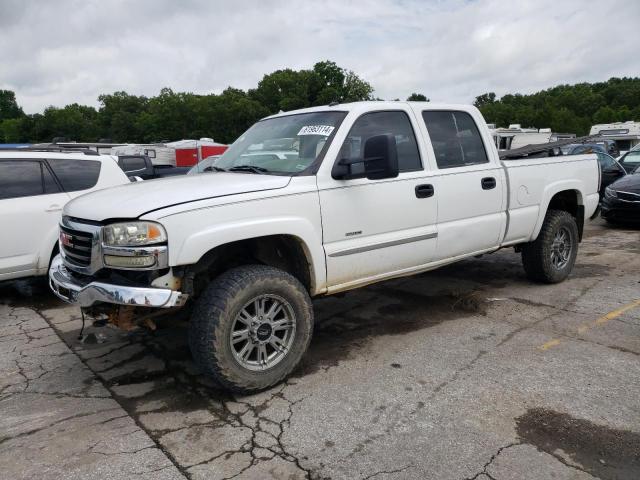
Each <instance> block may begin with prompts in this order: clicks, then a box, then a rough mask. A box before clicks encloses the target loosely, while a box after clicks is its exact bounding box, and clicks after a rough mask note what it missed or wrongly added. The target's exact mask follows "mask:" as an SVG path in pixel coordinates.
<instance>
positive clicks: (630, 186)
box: [601, 168, 640, 223]
mask: <svg viewBox="0 0 640 480" xmlns="http://www.w3.org/2000/svg"><path fill="white" fill-rule="evenodd" d="M601 215H602V218H604V219H605V220H606V221H607V222H609V223H621V222H635V223H640V168H639V169H636V171H635V173H632V174H629V175H626V176H625V177H624V178H621V179H620V180H618V181H616V182H613V183H612V184H611V185H609V186H608V187H607V188H606V189H605V194H604V199H603V201H602V209H601Z"/></svg>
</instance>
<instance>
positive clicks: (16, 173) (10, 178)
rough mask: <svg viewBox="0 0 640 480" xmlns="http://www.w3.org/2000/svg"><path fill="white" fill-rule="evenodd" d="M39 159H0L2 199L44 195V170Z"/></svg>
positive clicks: (0, 191) (0, 192) (0, 195)
mask: <svg viewBox="0 0 640 480" xmlns="http://www.w3.org/2000/svg"><path fill="white" fill-rule="evenodd" d="M41 168H42V167H41V164H40V162H38V161H23V160H9V161H0V199H6V198H17V197H30V196H33V195H42V193H43V192H44V190H43V186H42V170H41Z"/></svg>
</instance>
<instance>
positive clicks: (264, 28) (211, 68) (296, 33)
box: [0, 0, 640, 113]
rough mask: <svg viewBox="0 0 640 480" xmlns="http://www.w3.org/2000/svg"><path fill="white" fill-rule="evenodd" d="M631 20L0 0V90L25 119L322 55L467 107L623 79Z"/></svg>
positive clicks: (447, 6) (307, 5) (540, 5)
mask: <svg viewBox="0 0 640 480" xmlns="http://www.w3.org/2000/svg"><path fill="white" fill-rule="evenodd" d="M638 20H640V2H638V1H637V0H609V1H607V2H602V1H595V0H565V1H562V2H559V1H557V0H555V1H554V0H536V1H533V0H531V1H525V0H519V1H511V2H506V1H499V0H476V1H468V0H467V1H463V0H450V1H435V0H434V1H426V0H423V1H421V0H402V1H401V0H396V1H391V0H388V1H382V0H380V1H373V0H362V1H347V0H315V1H313V2H295V1H289V2H285V1H282V0H278V1H240V2H233V3H232V2H229V1H207V0H189V1H180V2H175V1H171V0H138V1H125V0H60V1H57V2H49V1H45V0H41V1H31V2H23V1H19V0H0V52H2V57H1V64H0V65H1V66H0V88H8V89H11V90H14V91H15V92H16V94H17V97H18V101H19V103H20V104H21V105H22V106H23V107H24V108H25V110H26V111H27V112H30V113H31V112H36V111H41V110H42V109H43V108H44V107H46V106H47V105H57V106H61V105H65V104H68V103H73V102H77V103H81V104H89V105H97V97H98V95H99V94H101V93H109V92H113V91H116V90H125V91H127V92H129V93H134V94H144V95H156V94H157V93H158V92H159V90H160V89H161V88H162V87H165V86H167V87H171V88H173V89H174V90H176V91H193V92H198V93H208V92H219V91H221V90H222V89H224V88H225V87H227V86H228V85H232V86H235V87H239V88H244V89H246V88H250V87H253V86H255V85H256V84H257V82H258V81H259V80H260V79H261V78H262V75H264V74H265V73H269V72H272V71H273V70H275V69H278V68H285V67H291V68H295V69H299V68H309V67H311V66H312V65H313V64H314V63H315V62H316V61H319V60H324V59H331V60H334V61H336V62H337V63H338V64H339V65H340V66H342V67H345V68H348V69H351V70H354V71H355V72H356V73H358V74H359V75H360V76H362V77H363V78H365V79H366V80H368V81H369V82H370V83H371V84H372V85H373V86H374V88H375V89H376V95H378V96H380V97H383V98H405V97H406V96H407V95H409V94H410V93H411V92H414V91H416V92H421V93H424V94H426V95H427V96H428V97H430V98H431V99H432V100H438V101H448V102H471V101H472V100H473V98H474V97H475V96H476V95H479V94H481V93H484V92H487V91H495V92H496V93H497V94H498V95H501V94H504V93H508V92H531V91H535V90H539V89H542V88H547V87H550V86H553V85H557V84H559V83H574V82H580V81H598V80H606V79H607V78H609V77H611V76H624V75H627V76H630V75H637V74H638V72H640V56H639V55H638V54H637V51H638V45H639V44H640V30H638V28H637V23H638Z"/></svg>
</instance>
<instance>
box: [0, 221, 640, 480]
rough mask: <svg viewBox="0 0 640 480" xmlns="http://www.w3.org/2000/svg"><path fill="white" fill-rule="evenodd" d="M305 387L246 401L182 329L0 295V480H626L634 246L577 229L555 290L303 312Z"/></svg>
mask: <svg viewBox="0 0 640 480" xmlns="http://www.w3.org/2000/svg"><path fill="white" fill-rule="evenodd" d="M314 304H315V311H316V330H315V333H314V339H313V340H312V344H311V348H310V351H309V353H308V354H307V356H306V357H305V359H304V361H303V364H302V365H301V367H300V368H299V369H298V370H297V371H296V372H295V374H294V375H293V376H292V377H291V378H290V379H289V380H288V381H287V382H286V383H284V384H282V385H279V386H277V387H275V388H273V389H271V390H269V391H267V392H264V393H261V394H258V395H253V396H244V397H243V396H235V395H230V394H228V393H226V392H224V391H221V390H220V389H218V388H217V387H216V385H215V384H213V383H212V382H211V381H209V380H208V379H207V378H205V377H203V376H202V375H201V374H200V372H199V371H198V369H197V367H196V366H195V365H194V364H193V363H192V361H191V358H190V354H189V351H188V348H187V345H186V324H185V323H184V322H181V321H180V320H179V319H175V318H173V319H163V320H162V322H161V324H160V328H159V329H158V330H157V331H156V332H153V333H147V332H137V333H130V334H126V333H122V332H119V331H117V330H115V329H113V328H111V327H97V326H89V327H88V328H87V330H86V333H87V334H88V336H87V338H86V341H85V342H80V341H79V340H78V333H79V329H80V318H79V311H78V309H76V308H72V307H69V306H64V305H62V304H60V303H58V302H57V301H56V300H54V299H52V298H51V297H50V296H49V295H48V294H47V291H46V286H45V285H44V284H43V283H42V282H17V283H14V284H9V285H4V286H2V287H0V372H1V373H0V471H2V472H3V476H5V477H6V478H12V479H19V478H38V479H49V478H94V477H95V478H114V479H115V478H134V476H135V477H140V478H154V479H155V478H159V479H164V478H180V477H187V478H191V479H200V478H206V479H222V478H232V477H233V478H239V479H270V478H274V479H281V478H286V479H298V478H299V479H303V478H313V479H320V478H323V479H325V478H331V479H343V478H344V479H365V478H375V479H392V478H393V479H425V478H426V479H438V480H441V479H455V480H462V479H472V478H473V479H484V480H486V479H496V480H506V479H514V478H517V479H523V480H524V479H541V478H554V479H588V478H601V479H605V480H607V479H611V480H613V479H634V480H635V479H638V478H640V375H639V373H640V357H639V355H640V230H637V229H635V230H633V229H625V228H615V229H614V228H608V227H606V226H604V225H603V224H602V223H601V222H599V221H598V222H596V223H594V224H591V225H589V226H588V228H587V230H586V233H585V240H584V242H583V243H582V245H581V249H580V254H579V256H578V261H577V265H576V267H575V269H574V272H573V274H572V276H571V277H570V279H569V280H567V281H566V282H563V283H561V284H559V285H552V286H549V285H536V284H532V283H530V282H528V281H527V280H526V279H525V277H524V274H523V271H522V267H521V265H520V257H519V255H517V254H515V253H513V251H512V250H505V251H501V252H498V253H496V254H493V255H486V256H484V257H482V258H479V259H472V260H468V261H464V262H461V263H458V264H456V265H452V266H449V267H445V268H442V269H440V270H437V271H434V272H430V273H427V274H423V275H419V276H416V277H411V278H405V279H400V280H394V281H390V282H385V283H382V284H378V285H373V286H371V287H368V288H365V289H361V290H358V291H354V292H349V293H347V294H344V295H340V296H336V297H330V298H325V299H319V300H316V301H315V302H314Z"/></svg>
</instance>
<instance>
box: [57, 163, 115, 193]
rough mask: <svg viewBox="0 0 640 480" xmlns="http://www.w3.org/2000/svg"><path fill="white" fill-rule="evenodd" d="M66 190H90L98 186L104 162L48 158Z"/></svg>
mask: <svg viewBox="0 0 640 480" xmlns="http://www.w3.org/2000/svg"><path fill="white" fill-rule="evenodd" d="M47 162H49V165H50V166H51V169H52V170H53V173H54V174H55V176H56V177H57V178H58V181H59V182H60V184H61V185H62V188H63V189H64V191H65V192H77V191H80V190H88V189H90V188H93V187H95V186H96V183H98V178H99V177H100V167H101V166H102V164H101V163H100V162H97V161H95V160H74V159H66V158H50V159H47Z"/></svg>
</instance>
